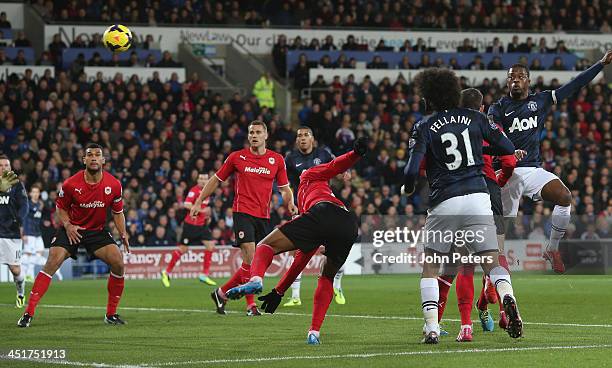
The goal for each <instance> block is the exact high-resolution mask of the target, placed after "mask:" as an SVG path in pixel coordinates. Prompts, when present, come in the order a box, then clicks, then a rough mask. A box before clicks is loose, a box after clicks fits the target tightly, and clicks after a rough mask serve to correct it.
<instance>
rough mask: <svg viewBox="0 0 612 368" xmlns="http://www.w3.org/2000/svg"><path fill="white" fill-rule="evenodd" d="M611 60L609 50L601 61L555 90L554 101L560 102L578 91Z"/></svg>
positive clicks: (611, 55) (611, 56)
mask: <svg viewBox="0 0 612 368" xmlns="http://www.w3.org/2000/svg"><path fill="white" fill-rule="evenodd" d="M610 62H612V50H608V51H607V52H606V54H605V55H604V57H603V58H601V60H600V61H598V62H596V63H595V64H593V65H591V67H590V68H588V69H587V70H585V71H583V72H582V73H580V74H578V75H577V76H576V78H574V79H572V80H571V81H569V82H567V83H565V84H564V85H562V86H561V87H559V88H557V89H556V90H554V91H553V102H554V103H559V102H561V101H562V100H564V99H566V98H568V97H569V96H571V95H572V94H574V93H576V91H578V90H579V89H580V88H582V87H584V86H586V85H587V84H589V83H590V82H591V81H592V80H593V79H594V78H595V77H596V76H597V74H599V72H601V71H602V70H603V68H604V66H605V65H608V64H610Z"/></svg>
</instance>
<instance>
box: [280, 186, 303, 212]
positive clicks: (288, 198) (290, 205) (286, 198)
mask: <svg viewBox="0 0 612 368" xmlns="http://www.w3.org/2000/svg"><path fill="white" fill-rule="evenodd" d="M278 190H279V191H280V192H281V195H282V196H283V202H284V203H287V209H288V210H289V213H290V214H292V215H297V213H298V209H297V207H296V206H295V201H294V200H293V191H292V190H291V187H289V185H285V186H282V187H280V188H278Z"/></svg>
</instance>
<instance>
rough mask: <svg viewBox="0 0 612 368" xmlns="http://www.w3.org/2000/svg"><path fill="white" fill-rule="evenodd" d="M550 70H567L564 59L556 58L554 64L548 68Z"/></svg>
mask: <svg viewBox="0 0 612 368" xmlns="http://www.w3.org/2000/svg"><path fill="white" fill-rule="evenodd" d="M548 70H567V68H566V67H565V65H563V59H561V58H560V57H556V58H555V60H554V61H553V64H552V65H551V66H550V68H548Z"/></svg>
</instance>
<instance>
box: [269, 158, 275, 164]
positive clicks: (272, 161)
mask: <svg viewBox="0 0 612 368" xmlns="http://www.w3.org/2000/svg"><path fill="white" fill-rule="evenodd" d="M268 162H269V163H270V165H274V157H270V158H268Z"/></svg>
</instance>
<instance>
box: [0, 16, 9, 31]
mask: <svg viewBox="0 0 612 368" xmlns="http://www.w3.org/2000/svg"><path fill="white" fill-rule="evenodd" d="M0 28H7V29H11V28H12V27H11V22H9V21H8V19H7V17H6V12H1V13H0Z"/></svg>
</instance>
